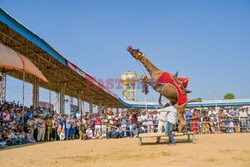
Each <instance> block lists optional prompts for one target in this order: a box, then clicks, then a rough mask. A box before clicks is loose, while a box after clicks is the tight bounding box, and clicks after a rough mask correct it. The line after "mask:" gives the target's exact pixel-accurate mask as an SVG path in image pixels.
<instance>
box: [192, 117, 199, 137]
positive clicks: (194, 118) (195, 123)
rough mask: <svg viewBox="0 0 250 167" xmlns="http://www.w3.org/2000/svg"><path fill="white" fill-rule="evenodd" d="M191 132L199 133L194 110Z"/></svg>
mask: <svg viewBox="0 0 250 167" xmlns="http://www.w3.org/2000/svg"><path fill="white" fill-rule="evenodd" d="M192 132H194V133H195V134H198V133H199V126H198V117H197V113H196V112H193V115H192Z"/></svg>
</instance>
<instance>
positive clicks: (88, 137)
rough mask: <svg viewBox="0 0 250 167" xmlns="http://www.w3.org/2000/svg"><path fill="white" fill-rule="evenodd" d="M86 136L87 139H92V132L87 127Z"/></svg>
mask: <svg viewBox="0 0 250 167" xmlns="http://www.w3.org/2000/svg"><path fill="white" fill-rule="evenodd" d="M86 136H87V139H93V136H94V135H93V131H92V129H91V127H88V129H87V130H86Z"/></svg>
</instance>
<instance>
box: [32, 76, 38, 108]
mask: <svg viewBox="0 0 250 167" xmlns="http://www.w3.org/2000/svg"><path fill="white" fill-rule="evenodd" d="M32 105H33V107H34V108H37V107H38V106H39V84H38V80H37V78H36V77H34V81H33V84H32Z"/></svg>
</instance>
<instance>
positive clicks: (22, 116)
mask: <svg viewBox="0 0 250 167" xmlns="http://www.w3.org/2000/svg"><path fill="white" fill-rule="evenodd" d="M24 80H25V70H23V114H22V119H23V120H22V121H23V129H24V85H25V81H24Z"/></svg>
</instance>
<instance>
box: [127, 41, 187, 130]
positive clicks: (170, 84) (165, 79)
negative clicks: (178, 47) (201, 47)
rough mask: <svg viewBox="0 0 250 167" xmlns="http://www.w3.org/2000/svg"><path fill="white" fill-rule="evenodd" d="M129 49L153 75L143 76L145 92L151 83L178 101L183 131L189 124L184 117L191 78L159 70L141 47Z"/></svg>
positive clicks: (168, 96) (168, 97)
mask: <svg viewBox="0 0 250 167" xmlns="http://www.w3.org/2000/svg"><path fill="white" fill-rule="evenodd" d="M127 51H128V52H129V53H130V54H131V55H132V56H133V57H134V58H136V59H137V60H139V61H140V62H141V63H142V64H143V65H144V67H145V68H146V70H147V71H148V73H149V74H150V76H151V78H148V77H147V76H145V75H143V76H141V84H142V88H143V89H142V91H143V93H145V94H147V93H148V92H149V91H148V87H147V85H151V86H152V87H153V89H154V90H155V91H157V92H159V93H160V95H163V96H164V97H166V98H167V99H169V100H170V101H173V102H175V103H176V109H177V117H178V120H179V122H180V123H179V125H178V131H179V132H183V131H184V129H185V127H186V124H187V123H186V120H185V118H184V112H185V107H186V105H187V102H188V99H187V93H190V92H191V91H189V90H186V87H187V85H188V81H189V78H177V75H178V73H176V74H175V75H172V74H169V73H168V72H165V71H161V70H159V69H158V68H157V67H155V66H154V65H153V64H152V63H151V62H150V61H149V60H148V59H147V58H146V56H145V55H144V54H143V53H142V52H140V50H139V49H133V48H132V46H129V47H128V48H127ZM160 97H161V96H160ZM160 99H161V98H160Z"/></svg>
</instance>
